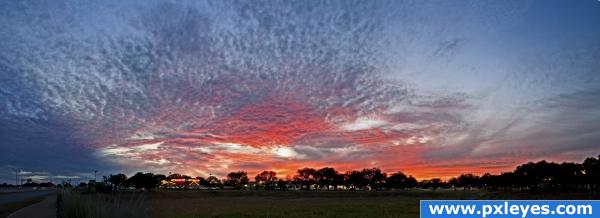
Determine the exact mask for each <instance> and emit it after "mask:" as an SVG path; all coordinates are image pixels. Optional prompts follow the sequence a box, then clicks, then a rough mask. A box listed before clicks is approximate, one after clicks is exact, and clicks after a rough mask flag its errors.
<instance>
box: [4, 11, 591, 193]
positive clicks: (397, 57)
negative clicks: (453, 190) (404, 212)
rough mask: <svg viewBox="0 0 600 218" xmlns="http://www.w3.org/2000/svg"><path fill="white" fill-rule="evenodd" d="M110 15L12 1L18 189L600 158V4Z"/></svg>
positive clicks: (477, 168) (8, 160)
mask: <svg viewBox="0 0 600 218" xmlns="http://www.w3.org/2000/svg"><path fill="white" fill-rule="evenodd" d="M109 2H110V1H109ZM109 2H105V1H101V2H96V3H90V2H86V3H85V4H83V1H81V2H80V1H74V2H70V3H68V5H65V3H61V2H60V1H57V2H56V3H48V4H47V5H37V4H29V3H26V2H24V1H4V2H2V3H0V29H2V32H0V138H1V141H0V148H2V152H1V153H0V169H1V170H2V171H1V172H0V182H1V181H3V180H6V181H11V179H12V180H14V176H13V175H12V174H11V173H12V172H13V169H22V170H23V171H31V172H32V173H31V175H38V176H42V177H41V178H42V179H48V178H51V177H50V176H63V177H65V178H67V177H69V176H72V177H76V178H82V179H83V178H89V177H91V175H90V172H93V170H95V169H103V172H101V173H102V174H111V173H113V172H126V173H135V172H137V171H152V172H156V173H161V174H167V173H169V172H177V173H181V174H187V175H191V176H208V175H209V174H213V175H217V176H220V177H222V176H224V175H226V174H227V173H228V172H232V171H237V170H245V171H247V172H248V174H249V175H256V173H259V172H261V171H263V170H273V171H275V172H277V173H278V176H280V177H281V178H285V177H286V176H291V175H293V174H295V172H296V170H297V169H299V168H303V167H315V168H321V167H333V168H335V169H336V170H338V171H341V172H344V171H347V170H355V169H362V168H365V167H377V168H380V169H382V171H384V172H397V171H403V172H405V173H406V174H407V175H412V176H415V177H416V178H418V179H427V178H432V177H439V178H447V177H450V176H456V175H458V174H461V173H474V174H483V173H485V172H490V173H500V172H504V171H510V170H512V169H514V167H515V166H517V165H519V164H521V163H523V162H527V161H535V160H542V159H546V160H550V161H557V162H562V161H582V158H585V157H587V156H593V155H597V154H598V153H600V145H599V144H598V143H599V142H600V131H598V130H599V129H600V114H599V113H598V111H600V71H598V69H600V62H599V61H598V60H600V28H599V27H600V25H598V21H600V4H598V3H597V2H596V1H578V2H577V3H575V2H570V3H573V5H574V6H570V7H565V9H564V10H562V11H555V10H554V9H551V8H548V7H549V6H547V4H553V5H554V7H552V8H560V5H561V4H563V3H564V2H550V1H548V2H546V1H516V2H506V1H496V2H488V3H484V2H479V1H459V2H454V1H451V2H444V1H436V2H435V3H433V2H431V3H429V4H416V3H415V2H413V1H389V2H387V1H362V2H361V1H359V2H350V1H339V2H337V3H336V4H331V2H330V1H300V2H304V3H303V4H299V3H296V1H282V2H275V1H268V2H263V4H258V3H257V4H255V3H254V2H255V1H240V2H235V3H233V1H232V2H230V1H208V2H204V1H189V2H185V3H181V4H174V3H170V2H162V1H130V2H127V3H121V2H113V3H109ZM417 2H418V1H417ZM573 8H577V10H576V11H577V12H576V13H575V12H574V11H575V9H573ZM583 8H585V10H583ZM450 9H454V10H450ZM33 14H35V16H31V15H33ZM431 14H437V15H440V16H430V15H431ZM555 16H558V17H561V19H563V20H561V21H560V22H555V21H554V18H553V17H555ZM484 18H485V19H484ZM491 18H493V19H491ZM551 26H552V27H555V28H549V27H551ZM556 26H561V28H556ZM562 27H564V28H562ZM532 28H537V29H539V31H537V32H535V33H530V32H529V31H528V30H530V29H532ZM559 30H560V32H559ZM575 33H577V34H575ZM549 41H552V43H548V42H549ZM541 45H543V46H541ZM104 169H105V170H104ZM44 176H45V177H44Z"/></svg>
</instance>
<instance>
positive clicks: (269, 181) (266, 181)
mask: <svg viewBox="0 0 600 218" xmlns="http://www.w3.org/2000/svg"><path fill="white" fill-rule="evenodd" d="M254 180H255V181H256V183H258V185H261V186H263V187H264V189H267V190H273V189H275V186H276V184H277V173H275V172H274V171H262V172H261V173H259V174H258V175H256V176H255V177H254Z"/></svg>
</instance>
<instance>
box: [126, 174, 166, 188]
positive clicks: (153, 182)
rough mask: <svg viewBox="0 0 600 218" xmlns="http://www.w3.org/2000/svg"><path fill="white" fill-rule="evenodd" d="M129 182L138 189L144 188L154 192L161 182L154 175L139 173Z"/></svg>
mask: <svg viewBox="0 0 600 218" xmlns="http://www.w3.org/2000/svg"><path fill="white" fill-rule="evenodd" d="M128 181H129V182H130V183H131V184H133V185H134V186H135V188H137V189H141V188H144V189H146V190H152V189H154V188H156V187H158V184H160V181H159V180H158V178H156V177H154V174H152V173H142V172H138V173H136V174H135V175H133V176H132V177H131V178H129V179H128Z"/></svg>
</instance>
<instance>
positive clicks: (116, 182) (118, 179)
mask: <svg viewBox="0 0 600 218" xmlns="http://www.w3.org/2000/svg"><path fill="white" fill-rule="evenodd" d="M108 182H110V183H111V184H112V185H113V186H114V187H115V188H116V189H121V188H123V187H124V186H125V184H126V182H127V176H126V175H125V174H122V173H119V174H116V175H112V174H111V175H110V176H108Z"/></svg>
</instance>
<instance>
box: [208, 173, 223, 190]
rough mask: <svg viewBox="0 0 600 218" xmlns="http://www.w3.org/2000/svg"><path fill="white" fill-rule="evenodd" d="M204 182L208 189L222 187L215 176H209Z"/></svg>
mask: <svg viewBox="0 0 600 218" xmlns="http://www.w3.org/2000/svg"><path fill="white" fill-rule="evenodd" d="M206 182H207V184H208V185H207V186H208V187H213V188H217V187H221V186H222V184H221V181H220V180H219V178H217V177H216V176H209V177H208V178H206Z"/></svg>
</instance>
